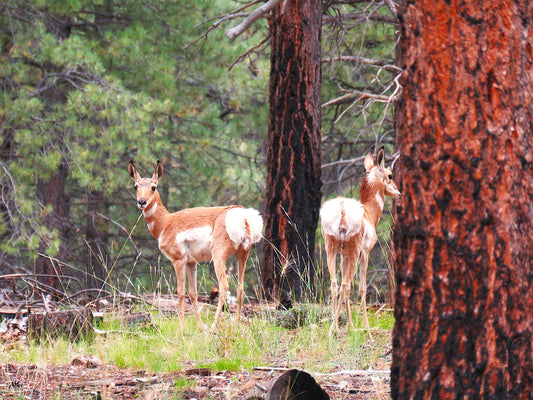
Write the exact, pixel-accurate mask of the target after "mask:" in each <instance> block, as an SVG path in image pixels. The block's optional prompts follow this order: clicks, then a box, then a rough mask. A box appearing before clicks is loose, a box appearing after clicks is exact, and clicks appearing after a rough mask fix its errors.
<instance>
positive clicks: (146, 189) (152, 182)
mask: <svg viewBox="0 0 533 400" xmlns="http://www.w3.org/2000/svg"><path fill="white" fill-rule="evenodd" d="M128 172H129V174H130V176H131V178H132V179H133V182H134V184H133V187H134V188H135V191H136V192H137V207H139V208H140V209H141V210H144V209H146V208H147V207H148V206H149V205H150V204H152V202H153V201H154V198H155V193H156V189H157V184H158V182H159V180H160V179H161V178H162V177H163V164H161V162H160V161H157V165H156V167H155V171H154V174H153V175H152V177H151V178H142V177H141V175H139V173H138V172H137V170H136V169H135V166H134V165H133V161H130V163H129V165H128Z"/></svg>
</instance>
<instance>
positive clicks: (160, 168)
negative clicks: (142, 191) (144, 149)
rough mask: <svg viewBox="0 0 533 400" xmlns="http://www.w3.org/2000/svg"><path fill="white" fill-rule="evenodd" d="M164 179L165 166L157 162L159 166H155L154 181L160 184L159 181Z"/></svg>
mask: <svg viewBox="0 0 533 400" xmlns="http://www.w3.org/2000/svg"><path fill="white" fill-rule="evenodd" d="M162 177H163V164H161V161H159V160H157V165H156V166H155V171H154V175H153V176H152V179H154V180H156V181H158V182H159V179H161V178H162Z"/></svg>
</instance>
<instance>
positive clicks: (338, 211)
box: [320, 197, 364, 240]
mask: <svg viewBox="0 0 533 400" xmlns="http://www.w3.org/2000/svg"><path fill="white" fill-rule="evenodd" d="M363 214H364V208H363V205H362V204H361V202H360V201H358V200H355V199H349V198H346V197H337V198H336V199H332V200H328V201H326V202H325V203H324V204H323V205H322V207H321V208H320V220H321V223H322V232H323V233H324V234H325V235H330V236H333V237H335V238H336V239H338V240H346V239H349V238H351V237H352V236H355V235H356V234H357V233H359V232H360V231H361V228H362V226H363Z"/></svg>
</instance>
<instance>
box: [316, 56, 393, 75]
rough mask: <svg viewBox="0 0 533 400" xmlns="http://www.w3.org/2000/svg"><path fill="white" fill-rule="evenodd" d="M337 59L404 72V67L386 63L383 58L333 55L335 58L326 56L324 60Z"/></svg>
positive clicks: (329, 61)
mask: <svg viewBox="0 0 533 400" xmlns="http://www.w3.org/2000/svg"><path fill="white" fill-rule="evenodd" d="M335 61H346V62H355V63H360V64H366V65H370V66H373V67H378V68H383V69H385V70H387V71H390V72H397V73H399V72H402V69H401V68H400V67H398V66H396V65H393V64H389V63H386V62H385V61H383V60H374V59H371V58H366V57H357V56H340V57H333V58H324V59H323V60H322V62H324V63H331V62H335Z"/></svg>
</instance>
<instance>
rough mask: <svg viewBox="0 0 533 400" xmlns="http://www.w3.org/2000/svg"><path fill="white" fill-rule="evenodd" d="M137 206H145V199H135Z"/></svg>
mask: <svg viewBox="0 0 533 400" xmlns="http://www.w3.org/2000/svg"><path fill="white" fill-rule="evenodd" d="M137 206H138V207H139V208H144V207H146V199H139V200H138V201H137Z"/></svg>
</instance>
